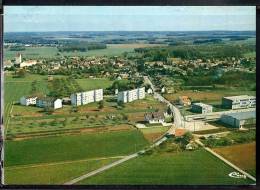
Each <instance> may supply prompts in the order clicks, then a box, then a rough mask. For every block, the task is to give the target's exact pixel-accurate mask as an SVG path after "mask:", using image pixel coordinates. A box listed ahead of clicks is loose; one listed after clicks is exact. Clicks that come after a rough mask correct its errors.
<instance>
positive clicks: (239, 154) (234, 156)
mask: <svg viewBox="0 0 260 190" xmlns="http://www.w3.org/2000/svg"><path fill="white" fill-rule="evenodd" d="M255 148H256V144H255V142H251V143H246V144H239V145H232V146H226V147H221V148H214V149H213V150H214V151H215V152H217V153H218V154H220V155H221V156H223V157H224V158H226V159H228V160H229V161H231V162H232V163H234V164H235V165H236V166H238V167H240V168H241V169H243V170H245V171H247V172H249V173H250V174H252V175H254V176H255V175H256V173H255V172H256V149H255Z"/></svg>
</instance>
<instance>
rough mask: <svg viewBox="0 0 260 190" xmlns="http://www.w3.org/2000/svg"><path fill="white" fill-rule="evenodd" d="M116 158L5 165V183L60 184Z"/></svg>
mask: <svg viewBox="0 0 260 190" xmlns="http://www.w3.org/2000/svg"><path fill="white" fill-rule="evenodd" d="M116 160H117V158H107V159H98V160H75V161H72V162H57V163H48V164H38V165H29V166H28V165H27V166H18V167H5V184H8V185H14V184H19V185H22V184H23V185H28V184H35V185H36V184H37V185H42V184H44V185H61V184H64V183H65V182H67V181H69V180H72V179H74V178H75V177H78V176H80V175H83V174H85V173H87V172H91V171H93V170H95V169H97V168H100V167H102V166H104V165H106V164H109V163H111V162H114V161H116Z"/></svg>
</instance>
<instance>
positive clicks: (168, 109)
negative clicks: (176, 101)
mask: <svg viewBox="0 0 260 190" xmlns="http://www.w3.org/2000/svg"><path fill="white" fill-rule="evenodd" d="M167 114H168V115H171V114H172V110H171V108H170V106H168V108H167Z"/></svg>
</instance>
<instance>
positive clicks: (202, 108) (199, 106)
mask: <svg viewBox="0 0 260 190" xmlns="http://www.w3.org/2000/svg"><path fill="white" fill-rule="evenodd" d="M191 110H192V111H193V112H197V113H211V112H212V110H213V107H212V106H211V105H208V104H204V103H193V104H192V105H191Z"/></svg>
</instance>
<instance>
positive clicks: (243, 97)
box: [223, 95, 255, 100]
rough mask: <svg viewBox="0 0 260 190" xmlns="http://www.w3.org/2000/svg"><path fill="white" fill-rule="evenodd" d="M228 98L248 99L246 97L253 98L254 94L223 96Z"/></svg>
mask: <svg viewBox="0 0 260 190" xmlns="http://www.w3.org/2000/svg"><path fill="white" fill-rule="evenodd" d="M223 98H225V99H229V100H237V99H248V98H255V96H248V95H240V96H226V97H223Z"/></svg>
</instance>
